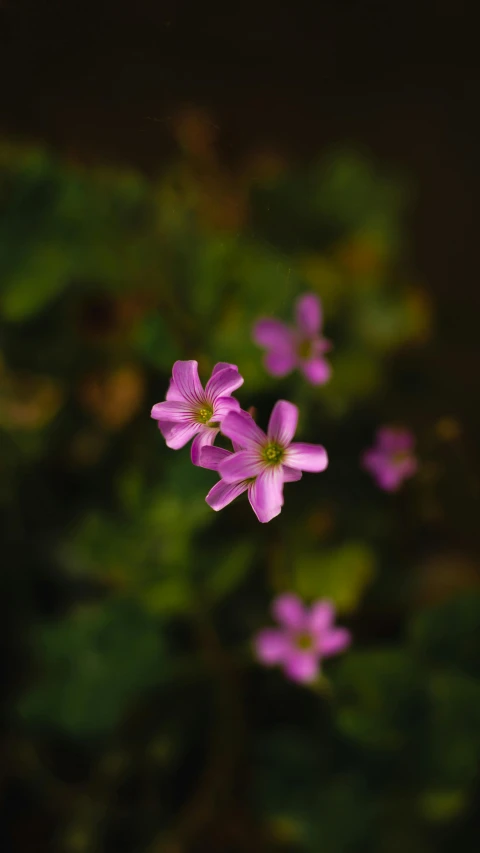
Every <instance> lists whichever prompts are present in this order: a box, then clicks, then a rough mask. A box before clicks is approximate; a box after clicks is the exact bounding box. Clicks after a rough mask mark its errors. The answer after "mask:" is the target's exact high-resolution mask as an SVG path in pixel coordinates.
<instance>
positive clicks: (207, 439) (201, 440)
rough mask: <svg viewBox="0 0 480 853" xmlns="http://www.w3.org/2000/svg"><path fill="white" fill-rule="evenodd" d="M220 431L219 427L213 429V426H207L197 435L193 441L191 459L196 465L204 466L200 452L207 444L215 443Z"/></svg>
mask: <svg viewBox="0 0 480 853" xmlns="http://www.w3.org/2000/svg"><path fill="white" fill-rule="evenodd" d="M219 432H220V430H219V429H213V428H212V427H208V426H206V427H205V428H204V429H202V430H201V431H200V432H199V433H198V434H197V435H196V436H195V438H194V439H193V441H192V450H191V459H192V462H193V464H194V465H199V466H200V467H203V466H202V463H201V462H200V454H201V451H202V448H203V447H205V446H207V445H211V444H213V442H214V441H215V439H216V437H217V435H218V433H219Z"/></svg>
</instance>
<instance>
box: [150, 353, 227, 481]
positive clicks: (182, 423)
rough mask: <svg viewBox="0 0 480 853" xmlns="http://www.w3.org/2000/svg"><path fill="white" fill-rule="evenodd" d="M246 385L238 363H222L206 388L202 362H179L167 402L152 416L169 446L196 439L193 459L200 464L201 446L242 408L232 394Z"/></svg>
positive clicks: (155, 409) (173, 371)
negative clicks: (200, 372) (200, 374)
mask: <svg viewBox="0 0 480 853" xmlns="http://www.w3.org/2000/svg"><path fill="white" fill-rule="evenodd" d="M242 384H243V377H242V376H240V374H239V372H238V368H237V366H236V365H235V364H227V363H225V362H219V364H216V365H215V367H214V368H213V371H212V375H211V378H210V379H209V380H208V382H207V384H206V386H205V390H204V389H203V387H202V385H201V382H200V379H199V378H198V362H196V361H176V362H175V364H174V365H173V368H172V378H171V380H170V387H169V389H168V391H167V394H166V400H165V402H163V403H156V405H155V406H154V407H153V408H152V418H155V420H157V421H158V428H159V430H160V432H161V433H162V435H163V437H164V439H165V441H166V443H167V447H171V448H172V449H173V450H179V448H180V447H183V446H184V445H185V444H186V443H187V442H188V441H190V439H191V438H193V442H192V462H193V464H194V465H198V464H199V458H200V450H201V448H202V447H204V446H205V445H210V444H213V442H214V441H215V437H216V436H217V435H218V433H219V431H220V424H221V423H222V421H223V419H224V417H225V415H226V414H227V413H228V412H231V411H239V410H240V404H239V402H238V400H236V399H235V398H234V397H232V396H231V394H232V391H235V390H236V389H237V388H239V387H240V385H242Z"/></svg>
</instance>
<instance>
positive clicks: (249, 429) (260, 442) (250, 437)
mask: <svg viewBox="0 0 480 853" xmlns="http://www.w3.org/2000/svg"><path fill="white" fill-rule="evenodd" d="M222 433H223V435H226V436H227V438H229V439H230V440H231V441H236V442H237V444H239V445H240V446H241V447H245V448H252V449H254V448H255V449H258V448H259V447H263V446H264V445H265V444H267V441H268V439H267V436H266V435H265V433H264V432H263V430H261V429H260V427H259V426H257V424H256V423H255V421H254V420H253V418H252V417H251V416H250V415H249V414H247V412H231V413H229V414H228V415H227V416H226V418H225V420H224V421H223V423H222Z"/></svg>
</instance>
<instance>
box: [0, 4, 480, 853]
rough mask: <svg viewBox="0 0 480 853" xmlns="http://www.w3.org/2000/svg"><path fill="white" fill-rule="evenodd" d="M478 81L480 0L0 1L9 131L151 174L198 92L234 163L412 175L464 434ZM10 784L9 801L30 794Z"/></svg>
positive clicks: (441, 351)
mask: <svg viewBox="0 0 480 853" xmlns="http://www.w3.org/2000/svg"><path fill="white" fill-rule="evenodd" d="M479 78H480V75H479V64H478V29H477V27H476V26H475V24H474V4H470V3H462V2H452V0H450V2H448V1H447V0H441V2H435V3H414V2H403V3H384V2H366V0H359V2H343V3H341V2H331V3H326V2H320V3H316V4H314V3H312V4H310V3H304V4H302V3H297V4H293V3H284V4H282V3H259V2H256V3H255V2H251V0H246V2H242V3H241V4H228V3H223V4H220V3H218V4H215V5H213V4H207V5H206V4H204V3H202V2H175V3H174V2H159V1H158V0H157V2H137V3H133V2H129V3H125V2H123V3H122V2H117V3H112V2H108V3H95V2H88V0H83V2H76V0H71V2H46V0H43V1H42V0H36V2H33V0H31V2H17V0H0V135H2V136H5V137H6V138H9V139H14V140H17V141H19V142H21V141H23V140H28V141H35V142H38V143H40V144H42V145H43V144H46V145H48V146H51V148H52V149H54V150H55V151H58V152H60V153H62V154H65V155H67V156H68V157H69V158H70V159H77V160H78V161H79V162H84V163H101V162H108V163H115V164H119V165H133V166H134V167H136V168H139V169H140V170H144V171H145V172H146V173H148V174H152V173H155V172H157V171H158V170H159V169H160V168H161V166H162V164H163V162H165V161H167V160H168V158H169V157H170V156H171V154H172V152H173V150H174V142H173V140H172V133H171V117H172V112H173V111H174V110H175V109H177V107H178V106H179V105H183V104H185V105H188V104H194V105H195V106H200V107H205V108H206V109H207V110H208V111H209V112H210V114H211V115H212V116H213V117H214V120H215V123H216V125H217V126H218V129H219V141H220V145H221V151H222V155H223V157H224V158H225V159H226V160H228V161H236V160H237V159H238V158H239V157H241V156H243V155H244V154H245V152H248V151H249V150H254V149H257V148H258V147H259V146H262V145H265V146H268V147H270V148H272V147H273V148H276V149H277V150H279V151H284V152H285V153H286V154H288V156H289V157H291V158H298V159H302V158H308V157H309V156H312V155H314V154H316V153H317V152H318V151H319V150H320V151H321V150H322V149H323V148H324V147H327V146H328V145H330V144H332V143H336V142H338V140H341V141H346V142H349V143H350V142H351V143H353V144H354V145H355V146H356V147H360V149H362V148H363V149H365V150H366V151H367V152H371V153H372V154H373V156H374V157H375V158H376V159H377V160H379V161H381V162H385V163H387V164H388V165H389V167H390V166H393V167H394V168H398V169H399V170H400V171H401V172H402V173H404V174H405V175H406V176H407V177H408V178H411V179H412V181H413V184H414V187H415V192H416V202H415V204H414V205H413V208H412V213H411V221H410V223H409V224H410V228H409V235H410V238H411V245H412V249H413V262H414V266H415V268H416V269H417V270H418V273H419V277H420V278H421V279H423V280H424V282H425V284H426V287H427V288H428V289H429V290H430V291H431V293H432V294H433V296H434V299H435V305H436V314H437V317H436V320H437V324H438V334H437V336H436V343H435V344H434V345H432V347H431V348H430V350H429V355H428V358H430V359H432V361H433V366H432V369H433V370H435V369H436V370H437V373H438V377H439V382H440V383H441V382H442V381H443V378H444V377H446V381H448V385H449V388H450V396H449V401H448V405H449V406H451V407H454V409H455V415H456V417H458V418H459V420H460V421H461V423H462V425H463V427H464V428H465V431H466V435H467V439H468V440H469V441H470V445H471V443H472V442H473V443H474V442H475V436H476V435H477V434H478V426H479V425H480V424H479V417H478V404H477V389H478V369H479V366H480V365H479V348H478V309H479V307H480V295H479V294H480V289H479V287H478V272H477V270H478V225H477V222H476V216H475V214H476V211H477V207H478V201H477V199H478V192H479V189H480V187H479V177H480V170H479V159H478V157H479V155H478V152H479V143H480V132H479V131H480V123H479V120H478V105H479V101H480V99H479V96H480V79H479ZM453 387H455V388H456V392H452V390H451V389H452V388H453ZM455 393H456V395H457V397H456V399H455ZM445 414H447V415H448V414H449V412H448V411H446V412H445ZM475 455H476V452H475V450H473V456H472V458H474V457H475ZM472 535H473V534H472V531H470V536H472ZM455 544H458V545H461V544H462V543H460V542H458V543H455ZM471 544H474V548H478V545H479V542H478V535H477V541H476V543H470V545H471ZM10 641H11V640H10V638H8V639H7V641H6V643H7V644H6V648H5V652H6V654H5V661H6V665H5V667H4V672H5V674H6V676H7V677H6V682H7V683H8V681H9V679H10V677H11V670H12V666H14V658H13V659H12V657H11V655H10V646H9V645H8V644H9V643H10ZM0 759H1V756H0ZM9 796H10V799H8V800H7V801H6V803H5V808H6V811H7V813H8V811H9V810H10V809H11V808H13V809H14V810H17V811H18V812H21V811H22V809H28V804H26V803H23V802H22V801H21V800H20V801H17V800H16V798H15V791H14V792H13V793H10V795H9ZM0 827H1V824H0ZM1 831H2V830H1V829H0V850H1V851H4V850H5V851H6V853H7V851H8V850H9V846H8V844H9V841H8V838H5V839H4V838H2V837H1ZM34 845H35V842H34V841H33V840H32V848H31V849H32V850H33V849H34ZM327 853H328V851H327Z"/></svg>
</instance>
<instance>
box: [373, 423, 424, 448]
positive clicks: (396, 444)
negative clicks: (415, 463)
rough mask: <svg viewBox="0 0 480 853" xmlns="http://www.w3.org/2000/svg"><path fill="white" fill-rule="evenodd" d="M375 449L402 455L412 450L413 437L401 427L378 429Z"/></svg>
mask: <svg viewBox="0 0 480 853" xmlns="http://www.w3.org/2000/svg"><path fill="white" fill-rule="evenodd" d="M376 438H377V447H378V449H379V450H380V449H381V450H383V451H386V452H387V453H404V452H406V451H408V450H413V448H414V445H415V436H414V435H413V433H412V432H411V430H409V429H404V428H402V427H380V428H379V429H378V430H377V433H376Z"/></svg>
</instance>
